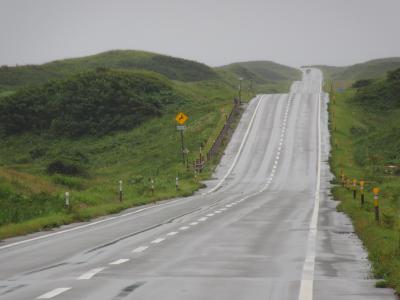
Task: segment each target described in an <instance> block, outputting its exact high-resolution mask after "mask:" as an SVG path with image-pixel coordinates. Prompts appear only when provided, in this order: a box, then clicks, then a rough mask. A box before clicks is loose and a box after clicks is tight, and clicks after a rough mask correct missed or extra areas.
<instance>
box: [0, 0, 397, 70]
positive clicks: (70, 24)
mask: <svg viewBox="0 0 400 300" xmlns="http://www.w3.org/2000/svg"><path fill="white" fill-rule="evenodd" d="M399 14H400V0H375V1H374V0H336V1H334V0H240V1H239V0H197V1H194V0H0V43H1V44H0V45H1V46H0V65H3V64H8V65H15V64H27V63H43V62H47V61H51V60H54V59H61V58H67V57H77V56H83V55H90V54H94V53H98V52H102V51H105V50H110V49H138V50H149V51H153V52H159V53H164V54H169V55H173V56H178V57H184V58H188V59H193V60H197V61H200V62H204V63H207V64H209V65H213V66H215V65H222V64H226V63H230V62H235V61H245V60H273V61H276V62H279V63H283V64H287V65H292V66H300V65H303V64H331V65H346V64H353V63H357V62H362V61H365V60H368V59H373V58H380V57H388V56H400V17H399Z"/></svg>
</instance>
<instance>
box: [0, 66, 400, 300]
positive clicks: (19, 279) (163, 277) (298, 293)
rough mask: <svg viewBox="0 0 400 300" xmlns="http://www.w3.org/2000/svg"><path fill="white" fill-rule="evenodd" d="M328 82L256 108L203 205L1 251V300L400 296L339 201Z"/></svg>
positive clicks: (171, 207) (161, 210) (314, 79)
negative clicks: (372, 261) (375, 274)
mask: <svg viewBox="0 0 400 300" xmlns="http://www.w3.org/2000/svg"><path fill="white" fill-rule="evenodd" d="M321 82H322V75H321V73H320V72H319V71H318V70H315V69H313V70H312V71H311V72H310V73H306V72H304V73H303V79H302V81H299V82H295V83H293V85H292V88H291V91H290V93H289V94H275V95H259V96H257V97H256V98H255V99H253V100H252V101H251V102H250V103H249V104H248V106H247V108H246V111H245V113H244V115H243V117H242V120H241V122H240V124H239V126H238V128H237V130H236V131H235V134H234V136H233V137H232V140H231V142H230V144H229V146H228V148H227V149H226V155H225V156H224V157H223V159H222V162H221V164H220V166H219V167H218V169H217V170H216V173H215V179H214V180H210V181H209V182H207V185H208V188H207V189H204V190H202V191H200V192H198V193H197V194H196V195H195V196H193V197H189V198H182V199H175V200H170V201H164V202H162V203H160V204H158V205H148V206H144V207H140V208H135V209H131V210H128V211H125V212H123V213H121V214H118V215H114V216H111V217H105V218H101V219H97V220H94V221H93V222H90V223H84V224H74V225H69V226H64V227H63V228H60V229H57V230H54V231H52V232H50V233H49V232H47V233H37V234H34V235H29V236H26V237H22V238H14V239H9V240H7V241H3V242H2V243H0V299H10V300H11V299H13V300H17V299H18V300H21V299H60V300H62V299H96V300H99V299H148V300H150V299H151V300H153V299H163V300H179V299H185V300H187V299H196V300H204V299H208V300H210V299H215V300H223V299H229V300H232V299H264V300H265V299H277V300H283V299H295V300H306V299H307V300H311V299H321V300H330V299H332V300H333V299H335V300H337V299H350V300H353V299H354V300H355V299H362V300H367V299H396V298H395V296H394V295H393V292H392V291H391V290H389V289H376V288H374V282H375V281H374V280H372V279H371V276H370V274H369V265H368V261H367V260H366V253H365V252H364V251H363V249H362V246H361V243H360V241H359V240H358V239H357V237H356V236H355V235H354V233H353V228H352V226H351V223H350V221H349V219H348V218H347V217H345V216H344V215H342V214H340V213H337V212H336V210H335V202H334V201H332V199H331V198H330V195H329V181H330V179H331V174H330V172H329V168H328V165H327V163H326V161H327V158H328V154H329V133H328V130H327V112H326V103H327V100H328V99H327V95H325V94H324V93H321Z"/></svg>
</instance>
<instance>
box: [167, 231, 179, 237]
mask: <svg viewBox="0 0 400 300" xmlns="http://www.w3.org/2000/svg"><path fill="white" fill-rule="evenodd" d="M176 234H178V232H176V231H171V232H168V233H167V236H173V235H176Z"/></svg>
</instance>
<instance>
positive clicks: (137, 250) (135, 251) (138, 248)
mask: <svg viewBox="0 0 400 300" xmlns="http://www.w3.org/2000/svg"><path fill="white" fill-rule="evenodd" d="M147 248H149V247H148V246H141V247H137V248H136V249H133V250H132V253H140V252H143V251H144V250H146V249H147Z"/></svg>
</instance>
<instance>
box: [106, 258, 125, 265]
mask: <svg viewBox="0 0 400 300" xmlns="http://www.w3.org/2000/svg"><path fill="white" fill-rule="evenodd" d="M127 261H129V258H121V259H118V260H116V261H113V262H110V265H120V264H123V263H126V262H127Z"/></svg>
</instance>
